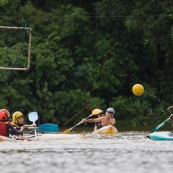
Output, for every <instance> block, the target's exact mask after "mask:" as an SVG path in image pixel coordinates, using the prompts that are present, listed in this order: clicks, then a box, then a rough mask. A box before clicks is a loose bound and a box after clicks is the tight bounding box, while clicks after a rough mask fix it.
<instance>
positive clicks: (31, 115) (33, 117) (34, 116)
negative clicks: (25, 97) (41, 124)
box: [28, 112, 38, 123]
mask: <svg viewBox="0 0 173 173" xmlns="http://www.w3.org/2000/svg"><path fill="white" fill-rule="evenodd" d="M28 119H29V121H31V122H33V123H35V121H37V120H38V114H37V112H30V113H28Z"/></svg>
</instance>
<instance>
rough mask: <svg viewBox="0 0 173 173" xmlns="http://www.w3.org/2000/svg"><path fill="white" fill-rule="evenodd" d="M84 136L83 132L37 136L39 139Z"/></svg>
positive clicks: (77, 137)
mask: <svg viewBox="0 0 173 173" xmlns="http://www.w3.org/2000/svg"><path fill="white" fill-rule="evenodd" d="M83 137H85V136H84V135H81V134H41V135H38V136H37V140H60V139H80V138H83ZM31 139H32V138H31Z"/></svg>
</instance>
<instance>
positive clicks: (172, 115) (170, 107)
mask: <svg viewBox="0 0 173 173" xmlns="http://www.w3.org/2000/svg"><path fill="white" fill-rule="evenodd" d="M167 110H173V106H169V107H168V108H167ZM169 118H170V120H169V122H170V123H172V124H173V114H171V115H170V116H169Z"/></svg>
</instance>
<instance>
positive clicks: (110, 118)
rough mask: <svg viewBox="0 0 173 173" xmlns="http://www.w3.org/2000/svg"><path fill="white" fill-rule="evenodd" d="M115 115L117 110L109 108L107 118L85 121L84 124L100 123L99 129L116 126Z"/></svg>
mask: <svg viewBox="0 0 173 173" xmlns="http://www.w3.org/2000/svg"><path fill="white" fill-rule="evenodd" d="M114 114H115V110H114V109H113V108H108V109H107V110H106V114H105V116H102V117H99V118H95V119H88V120H87V119H83V120H82V123H93V122H98V123H100V125H99V128H101V127H104V126H108V125H114V124H115V122H116V121H115V119H114V118H113V116H114Z"/></svg>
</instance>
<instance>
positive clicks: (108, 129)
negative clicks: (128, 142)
mask: <svg viewBox="0 0 173 173" xmlns="http://www.w3.org/2000/svg"><path fill="white" fill-rule="evenodd" d="M117 133H118V130H117V129H116V128H115V127H114V126H105V127H102V128H100V129H98V130H96V131H94V132H93V133H92V134H104V135H109V134H117ZM24 137H26V138H28V140H29V141H36V140H38V141H41V140H43V141H46V140H63V139H85V138H86V137H87V136H86V135H84V134H60V133H58V134H57V133H56V134H52V133H47V134H42V133H39V134H38V136H37V137H35V135H27V136H26V135H24ZM3 141H10V142H14V141H21V140H15V139H12V138H8V137H4V136H0V142H3Z"/></svg>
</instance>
